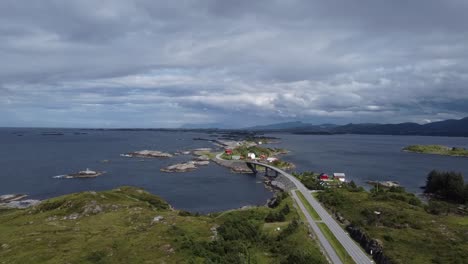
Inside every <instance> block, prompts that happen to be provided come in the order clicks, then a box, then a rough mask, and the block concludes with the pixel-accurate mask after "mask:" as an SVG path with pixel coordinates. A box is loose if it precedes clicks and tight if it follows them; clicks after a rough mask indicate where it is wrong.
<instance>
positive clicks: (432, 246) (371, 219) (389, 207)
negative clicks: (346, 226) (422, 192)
mask: <svg viewBox="0 0 468 264" xmlns="http://www.w3.org/2000/svg"><path fill="white" fill-rule="evenodd" d="M319 199H320V200H321V202H322V203H324V204H325V205H326V206H327V207H328V208H329V209H331V210H333V211H338V212H340V213H341V214H342V215H343V217H344V218H346V219H347V220H348V221H350V222H351V223H352V224H353V225H356V226H359V227H361V228H362V229H363V230H364V231H365V232H366V233H367V234H368V235H369V236H370V237H371V238H374V239H377V240H378V241H379V242H380V243H381V244H382V246H383V249H384V254H385V255H386V256H387V257H389V258H390V259H391V261H392V262H394V263H466V260H467V259H468V243H466V242H467V241H468V218H467V217H463V216H457V215H432V214H429V213H428V212H426V206H425V205H423V204H421V202H420V201H419V203H418V202H417V201H418V199H417V198H416V197H415V196H414V195H413V194H410V193H406V192H402V191H401V190H396V191H382V190H381V191H380V192H373V193H369V192H366V191H350V190H347V189H345V188H342V189H335V190H328V191H325V192H321V193H319ZM375 212H380V214H379V215H377V214H375ZM416 249H417V250H416Z"/></svg>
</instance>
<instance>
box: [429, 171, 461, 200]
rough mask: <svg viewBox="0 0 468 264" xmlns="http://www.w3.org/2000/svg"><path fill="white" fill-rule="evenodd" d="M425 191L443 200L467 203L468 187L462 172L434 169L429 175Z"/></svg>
mask: <svg viewBox="0 0 468 264" xmlns="http://www.w3.org/2000/svg"><path fill="white" fill-rule="evenodd" d="M424 192H425V193H429V194H433V195H435V196H436V197H437V198H439V199H442V200H447V201H450V202H455V203H465V202H466V197H467V196H468V193H467V192H468V187H466V186H465V183H464V179H463V175H462V174H461V173H456V172H453V171H452V172H439V171H437V170H433V171H431V172H430V173H429V174H428V175H427V180H426V187H425V191H424Z"/></svg>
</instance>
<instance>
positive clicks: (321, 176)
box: [319, 173, 330, 181]
mask: <svg viewBox="0 0 468 264" xmlns="http://www.w3.org/2000/svg"><path fill="white" fill-rule="evenodd" d="M319 179H320V180H321V181H328V180H329V179H330V177H328V175H327V174H326V173H322V174H320V176H319Z"/></svg>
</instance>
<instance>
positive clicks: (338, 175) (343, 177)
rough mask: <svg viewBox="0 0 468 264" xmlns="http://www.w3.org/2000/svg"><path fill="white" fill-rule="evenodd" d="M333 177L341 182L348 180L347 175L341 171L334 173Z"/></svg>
mask: <svg viewBox="0 0 468 264" xmlns="http://www.w3.org/2000/svg"><path fill="white" fill-rule="evenodd" d="M333 179H337V180H339V181H340V182H344V181H346V175H345V174H344V173H341V172H335V173H333Z"/></svg>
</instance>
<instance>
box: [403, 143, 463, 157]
mask: <svg viewBox="0 0 468 264" xmlns="http://www.w3.org/2000/svg"><path fill="white" fill-rule="evenodd" d="M403 150H404V151H410V152H417V153H425V154H438V155H449V156H465V157H468V150H466V149H465V148H457V147H453V148H451V147H447V146H441V145H411V146H407V147H404V148H403Z"/></svg>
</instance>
